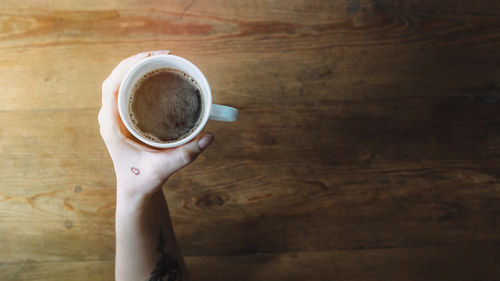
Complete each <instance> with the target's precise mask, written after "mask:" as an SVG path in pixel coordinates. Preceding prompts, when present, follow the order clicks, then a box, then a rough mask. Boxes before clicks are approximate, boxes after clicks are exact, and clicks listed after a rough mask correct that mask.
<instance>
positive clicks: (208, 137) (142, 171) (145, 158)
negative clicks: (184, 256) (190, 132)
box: [98, 51, 214, 198]
mask: <svg viewBox="0 0 500 281" xmlns="http://www.w3.org/2000/svg"><path fill="white" fill-rule="evenodd" d="M160 54H170V51H153V52H144V53H140V54H137V55H135V56H132V57H129V58H126V59H124V60H123V61H122V62H120V64H119V65H118V66H117V67H116V68H115V69H114V70H113V71H112V72H111V74H110V75H109V76H108V78H106V80H104V82H103V84H102V106H101V110H100V111H99V116H98V120H99V126H100V133H101V136H102V139H103V140H104V143H105V144H106V147H107V148H108V151H109V154H110V155H111V159H112V161H113V165H114V168H115V173H116V181H117V194H118V195H119V196H122V195H123V196H126V197H128V198H130V197H136V196H139V197H144V196H148V195H152V194H154V193H155V192H157V191H158V190H160V189H161V186H162V185H163V184H164V183H165V182H166V180H167V179H168V177H169V176H170V175H172V173H174V172H175V171H177V170H179V169H181V168H182V167H184V166H186V165H187V164H189V163H191V162H192V161H193V160H194V159H195V158H196V157H197V156H198V155H199V154H200V153H201V152H202V151H203V150H204V149H205V148H206V147H207V146H208V145H209V144H210V143H212V141H213V140H214V136H213V135H212V134H210V133H207V134H200V135H198V136H197V137H196V138H194V139H193V140H192V141H190V142H189V143H186V144H184V145H182V146H180V147H177V148H174V149H164V150H158V149H155V148H152V147H149V146H147V145H146V144H143V143H141V142H140V141H138V140H136V139H135V138H134V137H133V135H132V134H130V132H128V130H127V128H126V127H125V125H124V124H123V123H122V121H121V119H120V115H119V113H118V105H117V98H118V89H119V87H120V83H121V81H122V79H123V77H124V76H125V74H126V73H127V72H128V70H129V69H130V68H132V67H133V66H134V65H135V64H137V63H139V62H140V61H142V60H144V59H146V58H147V57H149V56H155V55H160Z"/></svg>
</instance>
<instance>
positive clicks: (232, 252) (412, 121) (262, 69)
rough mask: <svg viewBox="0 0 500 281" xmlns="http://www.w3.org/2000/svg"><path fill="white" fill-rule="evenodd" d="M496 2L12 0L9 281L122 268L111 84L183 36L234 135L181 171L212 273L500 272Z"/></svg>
mask: <svg viewBox="0 0 500 281" xmlns="http://www.w3.org/2000/svg"><path fill="white" fill-rule="evenodd" d="M499 15H500V6H499V4H498V3H497V1H493V0H478V1H466V0H457V1H434V0H405V1H385V0H381V1H368V0H359V1H358V0H348V1H314V2H311V1H306V0H300V1H285V0H281V1H262V0H243V1H232V2H230V1H222V0H218V1H204V0H199V1H188V2H186V1H153V0H148V1H135V0H124V1H114V0H112V1H96V0H89V1H81V0H70V1H60V0H48V1H26V0H19V1H12V0H6V1H0V50H1V52H0V73H2V75H0V85H2V93H1V94H0V125H1V126H2V130H0V168H1V169H0V237H2V239H0V279H1V280H67V278H68V276H71V278H72V279H74V280H110V279H112V278H113V276H112V270H113V269H112V268H113V256H114V219H113V216H114V201H115V195H114V192H115V190H114V188H115V187H114V183H115V179H114V173H113V168H112V163H111V161H110V159H109V157H108V155H107V152H106V149H105V147H104V145H103V143H102V141H101V140H100V136H99V133H98V125H97V112H98V110H99V107H100V95H101V93H100V85H101V82H102V80H103V79H104V78H105V77H106V76H107V75H108V74H109V72H110V71H111V69H112V68H113V67H114V66H115V65H116V64H117V63H118V62H119V61H120V60H121V59H123V58H124V57H126V56H129V55H131V54H134V53H137V52H139V51H144V50H151V49H160V48H168V49H171V50H173V51H174V53H175V54H178V55H181V56H184V57H187V58H188V59H190V60H192V61H193V62H195V63H196V64H197V65H198V66H199V67H200V68H201V69H202V70H203V71H204V73H205V74H206V75H207V77H208V79H209V81H210V83H211V86H212V89H213V93H214V101H215V102H216V103H221V104H229V105H233V106H236V107H238V108H239V109H240V112H241V115H240V120H239V121H238V122H237V123H234V124H220V123H215V122H212V123H210V124H209V125H208V127H207V130H211V131H213V132H215V134H216V136H217V139H216V142H215V143H214V144H213V145H212V146H211V147H210V148H209V149H208V150H207V151H206V152H205V153H203V155H201V156H200V158H199V159H198V160H197V161H196V162H195V163H193V164H192V165H190V166H189V167H188V168H186V169H185V170H183V171H181V172H180V173H178V174H176V175H175V176H173V177H172V178H171V180H170V181H169V183H168V184H167V185H166V189H167V197H168V201H169V205H170V208H171V212H172V216H173V220H174V226H175V229H176V231H177V234H178V239H179V242H180V244H181V248H182V250H183V252H184V253H185V254H187V255H188V258H187V262H188V265H189V267H190V269H191V273H192V275H193V277H194V279H195V280H235V279H240V280H332V279H333V280H339V279H340V280H386V279H390V280H392V279H395V280H498V279H500V272H499V268H498V266H497V265H498V264H499V256H500V255H499V254H498V253H499V250H500V229H499V228H500V226H499V224H498V221H499V219H500V196H499V194H500V193H499V191H500V130H499V128H500V127H499V125H500V115H498V112H499V105H500V86H499V85H500V69H499V68H498V65H499V64H500V53H499V52H498V47H499V46H500V29H499V26H500V17H499Z"/></svg>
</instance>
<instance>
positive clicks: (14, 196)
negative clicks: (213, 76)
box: [0, 99, 500, 261]
mask: <svg viewBox="0 0 500 281" xmlns="http://www.w3.org/2000/svg"><path fill="white" fill-rule="evenodd" d="M429 102H430V103H426V102H424V101H420V102H418V103H417V102H413V103H408V106H407V107H406V108H401V109H400V110H397V111H393V114H392V116H389V114H387V113H386V110H383V108H392V107H394V106H395V105H397V104H400V101H396V102H393V101H384V100H382V101H378V103H371V104H373V106H374V107H375V109H373V110H370V108H368V109H367V110H366V111H359V108H358V107H356V106H354V105H352V106H345V108H344V109H343V110H339V111H333V112H332V111H330V108H329V107H325V108H321V107H317V108H316V110H315V111H314V112H313V113H309V114H307V115H306V114H305V112H307V110H308V107H289V108H288V110H287V111H284V112H280V113H278V114H276V108H272V107H267V108H259V109H255V110H246V111H243V114H242V117H241V120H240V123H239V124H241V125H240V126H237V125H232V126H231V125H229V126H228V125H227V124H215V123H214V124H211V125H210V126H209V127H210V129H212V130H213V131H214V132H215V133H216V135H217V136H218V139H217V141H216V143H215V144H214V146H213V147H211V148H210V149H209V150H208V151H207V152H206V153H204V154H203V155H202V156H201V157H200V159H198V160H197V162H196V163H194V164H193V165H192V166H190V167H189V168H187V169H185V170H183V171H182V172H181V173H179V174H178V175H176V176H174V177H172V179H171V181H170V182H169V184H168V185H167V189H168V190H169V191H168V197H169V202H170V207H171V209H172V215H173V217H174V223H175V226H176V229H177V232H178V234H179V240H180V242H181V245H182V248H183V250H184V251H185V253H186V254H189V255H202V254H207V253H210V254H234V253H247V252H255V251H280V252H281V251H302V250H304V251H310V250H322V249H339V248H340V249H349V248H360V247H368V248H372V247H373V248H385V247H403V246H433V245H438V244H439V245H448V246H453V245H456V244H469V243H487V242H488V241H489V242H491V243H496V242H498V241H499V239H500V236H499V235H498V233H500V232H499V229H498V225H497V224H495V223H493V222H494V221H497V220H498V216H499V212H498V209H497V208H498V206H499V205H498V203H500V198H499V197H498V196H497V194H498V190H499V188H500V183H499V180H498V177H497V176H498V174H499V165H498V158H497V157H495V155H498V153H499V151H498V148H499V146H498V143H499V142H498V140H499V138H498V136H497V131H496V130H495V128H496V124H498V118H499V117H498V116H497V115H496V107H495V105H490V104H488V103H484V102H482V101H476V102H471V101H469V100H465V99H451V100H446V104H445V105H439V104H440V103H441V102H439V103H437V101H436V100H430V101H429ZM450 102H452V103H451V104H450ZM443 103H444V101H443ZM432 106H451V107H452V108H457V109H458V111H462V112H463V114H462V115H461V117H459V118H455V119H453V122H452V123H450V126H446V127H442V126H441V125H442V123H438V124H439V126H435V125H433V122H434V120H435V119H434V116H433V115H432V114H429V115H428V116H425V115H423V114H422V113H423V112H425V110H426V109H427V108H429V107H432ZM474 106H476V107H477V109H474ZM462 109H463V110H462ZM479 109H481V110H479ZM76 112H79V113H76ZM335 112H337V114H335ZM440 112H443V113H441V115H440V117H441V118H442V119H441V120H446V119H451V118H452V116H454V115H455V111H449V112H447V111H440ZM94 114H95V111H94V110H82V111H75V110H71V111H47V112H38V113H32V112H4V113H1V114H0V115H1V116H2V118H1V119H2V120H10V121H11V122H12V123H15V124H18V127H16V128H15V129H14V130H12V131H11V133H10V134H4V135H2V136H1V138H0V139H1V140H0V147H1V148H2V151H4V154H3V155H4V156H5V159H6V162H4V163H5V164H6V165H4V169H3V170H2V171H1V172H0V173H1V174H0V176H1V178H2V196H3V198H2V201H1V203H0V208H1V209H0V210H1V212H2V214H3V216H2V225H4V226H5V228H1V229H4V230H3V231H2V230H0V231H2V232H3V233H2V234H3V235H2V236H6V237H7V238H6V240H5V243H1V244H0V245H1V247H2V250H3V251H2V252H6V253H10V254H9V255H8V256H5V257H3V259H2V260H4V261H21V260H22V259H23V257H24V256H25V255H26V254H27V253H28V252H29V253H30V256H31V257H32V258H35V257H36V258H37V259H41V260H60V259H62V258H64V259H84V258H85V257H89V256H90V257H92V258H101V257H105V258H111V257H112V255H113V251H112V250H113V245H114V243H113V208H114V194H113V193H114V176H113V171H112V167H111V163H109V159H108V155H107V153H106V151H105V148H104V146H103V144H102V142H101V140H100V139H99V136H98V132H97V125H96V120H95V115H94ZM447 114H448V115H449V116H447ZM467 114H469V115H467ZM475 114H479V115H478V116H479V117H481V118H479V119H476V118H475V117H474V116H475ZM28 117H30V118H28ZM259 118H262V119H259ZM322 118H326V119H324V120H323V122H320V123H317V125H316V126H314V127H312V126H310V124H311V122H314V120H321V119H322ZM47 120H49V122H47ZM50 120H57V121H52V122H57V126H56V125H55V124H56V123H50ZM258 120H261V121H258ZM279 120H288V123H287V125H281V126H276V125H275V124H279ZM374 120H379V121H374ZM471 120H476V121H475V122H471ZM250 123H253V125H250ZM377 124H379V125H377ZM28 127H30V130H26V129H23V128H28ZM255 127H258V128H259V130H255V129H254V128H255ZM292 128H293V129H292ZM318 129H319V131H318ZM66 132H71V133H66ZM298 132H300V133H298ZM364 136H366V137H368V140H369V141H367V140H365V139H364V138H363V137H364ZM443 139H444V140H443ZM484 139H489V140H490V141H489V142H484ZM20 140H23V141H20ZM332 141H333V142H334V143H335V146H331V145H329V144H330V143H331V142H332ZM389 141H392V143H393V145H392V146H390V147H387V146H386V145H385V144H386V143H387V142H389ZM478 143H481V144H483V145H482V146H478V145H477V144H478ZM409 147H412V149H408V148H409ZM249 148H253V149H249ZM257 148H258V149H257ZM51 151H58V153H56V154H51V153H50V152H51ZM402 156H404V157H402ZM472 157H475V158H472ZM214 159H215V160H214ZM242 159H244V161H242ZM471 159H475V160H474V161H472V160H471ZM99 163H100V164H99ZM314 163H317V164H314ZM40 167H43V168H40ZM76 186H80V188H81V190H82V191H81V192H78V193H77V192H75V187H76ZM394 210H397V212H394ZM19 221H23V225H22V227H21V226H20V225H19ZM68 221H70V222H71V224H72V228H70V229H68V228H67V227H66V223H67V222H68ZM277 221H278V222H280V223H279V224H277V223H276V222H277ZM12 229H16V231H17V235H16V236H11V235H8V233H9V232H10V231H11V230H12ZM249 229H251V230H252V231H249ZM366 229H369V230H370V231H368V232H367V231H365V230H366ZM318 233H328V235H322V234H318ZM33 237H43V239H33ZM58 239H61V241H62V242H61V243H62V244H60V245H61V246H60V247H51V249H50V250H47V249H46V247H47V241H54V240H58ZM73 241H78V243H84V244H85V245H99V247H87V248H85V249H83V250H81V251H75V248H74V247H78V245H79V244H77V245H74V244H73ZM87 243H88V244H87ZM494 245H495V244H493V245H492V247H494Z"/></svg>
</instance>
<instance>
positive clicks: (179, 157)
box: [171, 133, 215, 172]
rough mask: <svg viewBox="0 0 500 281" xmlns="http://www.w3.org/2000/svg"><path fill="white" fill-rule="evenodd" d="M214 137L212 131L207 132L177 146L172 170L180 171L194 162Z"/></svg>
mask: <svg viewBox="0 0 500 281" xmlns="http://www.w3.org/2000/svg"><path fill="white" fill-rule="evenodd" d="M214 138H215V137H214V135H213V134H212V133H206V134H205V135H203V136H202V137H199V138H195V139H194V140H192V141H190V142H188V143H186V144H184V145H182V146H180V147H178V148H176V149H175V150H174V161H173V162H174V163H173V165H172V167H171V168H172V169H173V171H172V172H175V171H178V170H180V169H181V168H183V167H185V166H186V165H188V164H189V163H191V162H193V161H194V159H196V157H198V155H200V153H201V152H202V151H203V150H205V148H207V147H208V146H209V145H210V144H211V143H212V142H213V141H214Z"/></svg>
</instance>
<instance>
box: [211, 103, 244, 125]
mask: <svg viewBox="0 0 500 281" xmlns="http://www.w3.org/2000/svg"><path fill="white" fill-rule="evenodd" d="M208 118H209V119H210V120H216V121H224V122H234V121H236V119H238V109H236V108H234V107H230V106H225V105H220V104H212V108H211V109H210V115H209V116H208Z"/></svg>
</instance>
